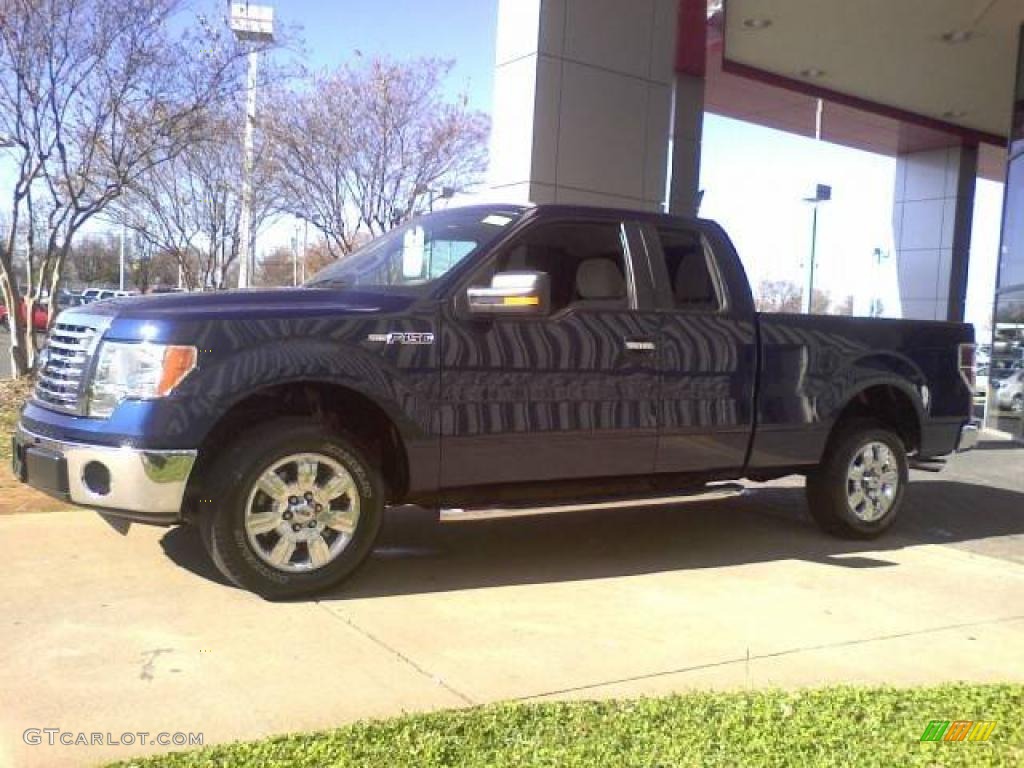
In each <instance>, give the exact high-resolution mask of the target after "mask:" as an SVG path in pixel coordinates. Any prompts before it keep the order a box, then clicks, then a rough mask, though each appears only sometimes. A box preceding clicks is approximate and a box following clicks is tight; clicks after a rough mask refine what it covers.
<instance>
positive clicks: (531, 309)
mask: <svg viewBox="0 0 1024 768" xmlns="http://www.w3.org/2000/svg"><path fill="white" fill-rule="evenodd" d="M466 298H467V299H468V305H469V312H470V314H472V315H520V316H522V315H530V316H535V317H539V316H543V315H546V314H548V313H549V312H550V311H551V279H550V278H549V277H548V274H547V272H527V271H522V272H499V273H498V274H496V275H495V276H494V278H493V279H492V280H491V285H490V287H489V288H484V287H472V288H469V289H468V290H467V291H466Z"/></svg>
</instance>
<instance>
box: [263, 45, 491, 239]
mask: <svg viewBox="0 0 1024 768" xmlns="http://www.w3.org/2000/svg"><path fill="white" fill-rule="evenodd" d="M450 69H451V63H450V62H445V61H439V60H436V59H420V60H413V61H407V62H397V61H389V60H386V59H371V60H369V61H367V62H365V63H364V62H358V63H357V64H355V65H343V66H342V67H340V68H339V69H338V70H336V71H334V72H331V73H328V74H325V75H321V76H319V77H316V78H314V79H313V81H312V83H311V85H310V87H309V88H308V89H307V90H305V91H302V92H294V91H292V92H286V91H279V92H278V93H277V94H276V96H275V106H274V108H273V109H272V110H271V112H272V115H273V117H272V119H271V120H270V121H269V122H268V131H269V133H270V141H271V151H272V159H273V168H274V181H275V183H276V185H277V186H278V188H279V189H280V197H281V198H282V199H285V200H288V201H290V209H291V212H293V213H298V214H299V215H301V216H302V217H303V218H306V219H308V220H309V221H310V222H311V223H313V224H314V225H315V226H316V227H318V228H319V229H320V231H321V232H322V233H323V235H324V237H325V239H326V243H327V246H328V248H329V249H330V252H331V254H332V256H334V257H335V258H337V257H339V256H341V255H343V254H346V253H348V252H349V251H351V250H352V248H353V246H354V244H355V242H356V239H357V238H358V237H359V236H360V235H365V234H370V235H376V234H380V233H381V232H385V231H387V230H388V229H390V228H391V227H393V226H395V225H396V224H397V223H400V222H401V221H403V220H405V219H407V218H409V217H410V216H412V215H413V214H414V213H417V212H419V211H420V210H421V209H423V208H424V207H426V205H425V204H426V203H427V201H429V200H431V199H432V197H433V196H434V195H437V194H438V193H439V192H440V191H441V189H442V188H449V189H450V190H452V191H453V192H458V191H461V190H463V189H466V188H468V187H470V186H472V185H473V184H475V183H476V182H477V181H478V180H479V177H480V175H481V173H482V172H483V169H484V166H485V164H486V140H487V134H488V131H489V129H490V123H489V119H488V118H487V116H486V115H484V114H483V113H481V112H476V111H473V110H470V109H469V107H468V104H467V101H466V99H465V97H463V98H460V99H458V100H457V101H455V102H454V103H450V102H448V101H446V100H445V99H444V96H443V91H442V85H443V82H444V78H445V77H446V76H447V74H448V73H449V71H450Z"/></svg>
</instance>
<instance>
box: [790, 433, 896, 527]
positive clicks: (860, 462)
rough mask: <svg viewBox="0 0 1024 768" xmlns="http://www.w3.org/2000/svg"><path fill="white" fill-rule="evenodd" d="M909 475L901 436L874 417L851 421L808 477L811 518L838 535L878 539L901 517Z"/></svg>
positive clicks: (834, 439)
mask: <svg viewBox="0 0 1024 768" xmlns="http://www.w3.org/2000/svg"><path fill="white" fill-rule="evenodd" d="M908 479H909V473H908V470H907V452H906V448H905V447H904V445H903V441H902V440H901V439H900V436H899V435H897V434H896V433H895V432H893V431H892V430H891V429H888V428H886V427H884V426H882V425H881V424H878V423H876V422H873V421H857V422H851V423H850V424H848V425H846V426H844V427H840V431H839V432H837V433H836V435H835V436H834V437H833V438H832V439H831V440H830V441H829V445H828V447H827V448H826V450H825V456H824V457H823V458H822V462H821V464H820V465H819V466H818V467H817V468H816V469H815V470H814V472H812V473H810V474H809V475H808V476H807V504H808V508H809V511H810V513H811V517H813V518H814V520H815V522H816V523H817V524H818V525H819V526H820V527H821V528H822V529H824V530H825V531H827V532H829V533H832V534H835V535H837V536H842V537H844V538H854V539H872V538H875V537H876V536H879V535H881V534H882V533H883V532H884V531H885V530H887V529H888V528H889V527H890V526H891V525H892V524H893V523H894V522H895V521H896V515H897V513H898V512H899V509H900V507H901V506H902V504H903V495H904V491H905V489H906V486H907V481H908Z"/></svg>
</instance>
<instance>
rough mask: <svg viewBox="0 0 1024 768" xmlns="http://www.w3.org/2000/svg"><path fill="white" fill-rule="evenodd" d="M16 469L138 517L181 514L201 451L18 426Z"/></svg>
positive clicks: (32, 480) (69, 494) (92, 503)
mask: <svg viewBox="0 0 1024 768" xmlns="http://www.w3.org/2000/svg"><path fill="white" fill-rule="evenodd" d="M13 448H14V450H13V464H14V475H15V477H17V478H18V479H19V480H21V481H22V482H25V483H28V484H29V485H31V486H32V487H33V488H37V489H39V490H41V491H43V492H44V493H47V494H49V495H51V496H54V497H56V498H59V499H62V500H64V501H70V502H72V503H74V504H81V505H82V506H86V507H95V508H97V509H101V510H103V511H105V512H109V513H111V514H113V515H116V516H118V517H124V518H128V519H131V520H135V521H138V522H146V523H156V524H169V523H175V522H178V521H180V520H181V505H182V499H183V498H184V496H185V487H186V485H187V483H188V478H189V475H190V474H191V473H192V467H193V465H194V464H195V460H196V451H182V450H174V451H154V450H144V449H138V448H130V447H121V448H112V447H110V446H100V445H89V444H86V443H76V442H65V441H61V440H57V439H54V438H50V437H43V436H41V435H36V434H34V433H32V432H29V431H28V430H26V429H25V428H24V427H22V426H20V425H19V427H18V429H17V431H16V432H15V435H14V445H13Z"/></svg>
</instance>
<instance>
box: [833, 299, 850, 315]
mask: <svg viewBox="0 0 1024 768" xmlns="http://www.w3.org/2000/svg"><path fill="white" fill-rule="evenodd" d="M832 309H833V310H834V311H835V313H836V314H837V315H848V316H852V315H853V296H852V295H851V294H847V296H846V298H844V299H843V300H842V301H841V302H840V303H838V304H836V305H835V306H834V307H832Z"/></svg>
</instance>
